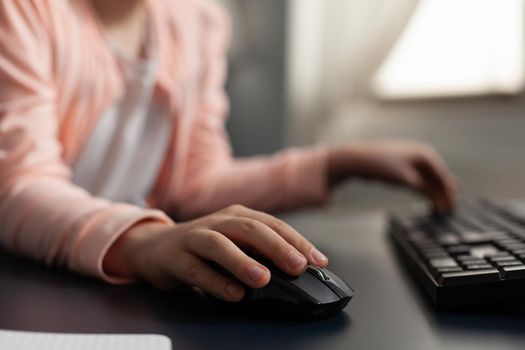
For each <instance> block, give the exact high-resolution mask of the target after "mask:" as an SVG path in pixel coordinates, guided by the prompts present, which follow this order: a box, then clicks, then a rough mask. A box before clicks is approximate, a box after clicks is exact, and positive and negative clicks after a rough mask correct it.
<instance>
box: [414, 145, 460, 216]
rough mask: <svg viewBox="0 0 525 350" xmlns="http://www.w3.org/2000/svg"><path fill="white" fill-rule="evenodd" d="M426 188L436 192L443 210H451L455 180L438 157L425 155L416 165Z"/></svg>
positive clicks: (453, 202)
mask: <svg viewBox="0 0 525 350" xmlns="http://www.w3.org/2000/svg"><path fill="white" fill-rule="evenodd" d="M416 167H417V169H418V170H419V171H420V173H421V175H422V177H423V180H424V181H425V183H426V185H427V186H432V187H433V190H434V191H437V192H438V193H437V195H436V196H437V197H439V201H440V202H442V205H443V209H446V210H452V209H453V207H454V204H455V195H456V193H455V180H454V177H453V176H452V174H451V173H450V171H449V170H448V168H447V167H446V166H445V164H444V163H443V162H442V161H441V160H440V159H439V158H438V156H433V155H427V156H425V157H424V158H422V159H421V161H419V162H418V163H417V164H416Z"/></svg>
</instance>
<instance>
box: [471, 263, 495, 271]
mask: <svg viewBox="0 0 525 350" xmlns="http://www.w3.org/2000/svg"><path fill="white" fill-rule="evenodd" d="M491 268H492V265H490V264H472V265H470V264H469V265H466V269H467V270H487V269H491Z"/></svg>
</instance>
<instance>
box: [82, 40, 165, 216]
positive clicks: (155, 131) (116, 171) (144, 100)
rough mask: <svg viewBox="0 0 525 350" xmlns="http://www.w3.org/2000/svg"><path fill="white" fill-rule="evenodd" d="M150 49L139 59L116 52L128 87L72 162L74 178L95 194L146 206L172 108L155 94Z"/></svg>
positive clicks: (162, 157) (156, 172)
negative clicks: (158, 99) (160, 103)
mask: <svg viewBox="0 0 525 350" xmlns="http://www.w3.org/2000/svg"><path fill="white" fill-rule="evenodd" d="M148 51H149V54H148ZM146 52H147V54H146V56H147V58H145V59H144V58H141V59H137V60H129V59H127V58H125V57H123V56H122V55H121V54H120V53H118V52H116V57H117V59H118V61H119V64H121V65H122V69H123V71H124V79H125V93H124V95H123V97H122V99H121V100H120V101H118V102H117V103H116V104H115V105H113V106H111V107H110V108H109V109H108V110H107V111H105V112H104V113H103V115H102V116H101V118H100V119H99V122H98V124H97V126H96V127H95V130H94V132H93V134H92V135H91V137H90V139H89V141H88V143H87V145H86V147H85V148H84V150H83V151H82V153H81V156H80V157H79V159H78V160H77V161H76V162H75V164H74V166H73V182H74V183H76V184H77V185H79V186H82V187H83V188H85V189H86V190H88V191H89V192H90V193H91V194H92V195H94V196H98V197H103V198H107V199H110V200H113V201H119V202H128V203H132V204H136V205H139V206H143V207H144V206H146V202H145V199H146V197H147V195H148V194H149V192H150V191H151V189H152V187H153V185H154V183H155V180H156V178H157V175H158V173H159V171H160V167H161V165H162V162H163V159H164V157H165V154H166V150H167V149H168V144H169V140H170V135H171V120H170V115H169V113H168V110H167V108H165V107H164V106H161V105H159V104H158V103H157V102H156V101H155V100H154V99H153V92H154V88H155V73H156V69H157V64H156V61H155V60H154V59H153V58H152V57H154V56H153V55H151V48H147V50H146Z"/></svg>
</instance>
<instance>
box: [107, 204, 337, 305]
mask: <svg viewBox="0 0 525 350" xmlns="http://www.w3.org/2000/svg"><path fill="white" fill-rule="evenodd" d="M239 247H249V248H251V249H254V250H256V251H257V252H258V253H260V254H261V255H264V256H265V257H267V258H269V259H271V260H272V261H273V262H274V263H275V264H276V265H277V266H278V267H280V268H281V269H282V270H283V271H285V272H287V273H289V274H291V275H299V274H301V273H302V272H304V270H305V269H306V264H307V261H308V263H310V264H314V265H317V266H320V267H325V266H326V265H327V264H328V259H327V258H326V257H325V256H324V255H322V254H321V253H320V252H319V251H318V250H317V249H315V247H314V246H313V245H312V244H311V243H310V242H308V241H307V240H306V239H305V238H304V237H303V236H301V235H300V234H299V233H298V232H297V231H295V230H294V229H293V228H292V227H290V226H289V225H287V224H286V223H284V222H282V221H281V220H279V219H277V218H275V217H273V216H271V215H268V214H265V213H262V212H258V211H255V210H251V209H248V208H245V207H243V206H240V205H234V206H231V207H229V208H226V209H224V210H222V211H219V212H217V213H214V214H211V215H208V216H205V217H202V218H200V219H197V220H195V221H191V222H187V223H182V224H178V225H174V226H167V225H164V224H158V223H143V224H139V225H137V226H136V227H134V228H132V229H131V230H130V231H128V232H127V233H126V234H124V235H123V236H122V237H121V238H120V239H119V240H118V241H117V242H116V243H115V244H114V245H113V246H112V247H111V249H110V251H109V252H108V253H107V255H106V258H105V260H104V269H105V271H106V272H108V273H110V274H116V275H120V276H123V277H132V278H139V279H144V280H146V281H148V282H149V283H151V284H153V285H155V286H157V287H159V288H162V289H170V288H173V287H174V286H176V285H177V284H180V282H183V283H185V284H188V285H189V286H192V287H198V288H200V289H202V290H203V291H206V292H208V293H211V294H213V295H215V296H217V297H219V298H222V299H224V300H227V301H239V300H241V299H242V298H243V296H244V289H243V287H242V286H241V285H240V284H239V283H237V282H234V281H232V280H231V279H229V278H227V277H225V276H223V275H222V274H220V273H218V272H217V271H215V270H214V269H212V268H210V267H209V265H208V264H207V261H214V262H216V263H218V264H219V265H221V266H222V267H224V268H225V269H227V270H228V271H230V272H231V273H232V274H233V275H235V276H236V277H237V278H238V279H239V280H240V281H242V282H243V283H245V284H246V285H248V286H250V287H253V288H261V287H264V286H265V285H266V284H267V283H268V282H269V280H270V272H269V270H268V269H267V268H266V267H265V266H263V265H262V264H260V263H259V262H257V261H255V260H253V259H252V258H250V257H249V256H247V255H246V254H245V253H244V252H243V251H242V250H241V249H240V248H239Z"/></svg>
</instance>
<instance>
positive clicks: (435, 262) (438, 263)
mask: <svg viewBox="0 0 525 350" xmlns="http://www.w3.org/2000/svg"><path fill="white" fill-rule="evenodd" d="M430 265H432V266H433V267H435V268H436V269H437V268H440V267H459V265H458V263H457V262H456V261H455V260H454V259H451V258H445V259H432V260H430Z"/></svg>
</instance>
